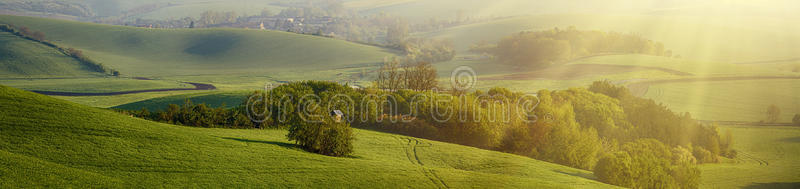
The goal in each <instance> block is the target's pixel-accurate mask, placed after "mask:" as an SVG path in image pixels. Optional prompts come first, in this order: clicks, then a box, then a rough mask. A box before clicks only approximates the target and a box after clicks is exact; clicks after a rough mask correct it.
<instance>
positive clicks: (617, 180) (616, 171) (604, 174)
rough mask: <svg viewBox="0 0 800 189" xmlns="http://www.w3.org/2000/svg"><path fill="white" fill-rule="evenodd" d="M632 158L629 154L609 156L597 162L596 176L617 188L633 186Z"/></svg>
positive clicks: (622, 153)
mask: <svg viewBox="0 0 800 189" xmlns="http://www.w3.org/2000/svg"><path fill="white" fill-rule="evenodd" d="M631 161H632V160H631V156H630V155H629V154H628V153H627V152H616V153H613V154H609V155H606V156H604V157H603V158H601V159H600V160H599V161H597V165H596V166H595V167H594V175H595V176H597V179H599V180H600V181H603V182H605V183H608V184H613V185H617V186H624V187H631V186H633V182H634V181H633V172H632V171H633V169H632V168H631Z"/></svg>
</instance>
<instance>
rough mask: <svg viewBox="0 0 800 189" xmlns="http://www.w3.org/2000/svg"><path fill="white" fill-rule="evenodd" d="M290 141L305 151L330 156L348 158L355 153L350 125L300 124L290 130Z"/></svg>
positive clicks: (333, 123)
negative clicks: (347, 156)
mask: <svg viewBox="0 0 800 189" xmlns="http://www.w3.org/2000/svg"><path fill="white" fill-rule="evenodd" d="M287 137H288V138H289V140H291V141H295V142H296V143H297V144H298V145H300V146H301V147H303V148H304V149H306V150H308V151H311V152H314V153H318V154H322V155H328V156H337V157H340V156H346V155H349V154H350V153H352V152H353V131H352V129H351V128H350V124H348V123H344V122H341V123H336V122H334V121H333V120H330V119H326V120H325V121H324V122H320V123H314V122H300V123H297V124H293V126H292V127H290V128H289V134H288V135H287Z"/></svg>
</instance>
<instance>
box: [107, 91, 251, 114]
mask: <svg viewBox="0 0 800 189" xmlns="http://www.w3.org/2000/svg"><path fill="white" fill-rule="evenodd" d="M251 92H252V91H239V92H208V93H195V94H187V95H175V96H167V97H161V98H153V99H148V100H144V101H139V102H134V103H128V104H123V105H119V106H115V107H114V108H117V109H123V110H141V109H142V108H146V109H147V110H149V111H155V110H163V109H166V107H167V105H169V104H179V105H180V104H184V102H185V101H186V100H190V101H191V102H192V103H194V104H203V103H204V104H206V105H208V106H210V107H214V108H216V107H224V108H231V107H234V106H237V105H240V104H242V103H243V102H245V100H247V98H248V95H250V93H251ZM223 105H225V106H223Z"/></svg>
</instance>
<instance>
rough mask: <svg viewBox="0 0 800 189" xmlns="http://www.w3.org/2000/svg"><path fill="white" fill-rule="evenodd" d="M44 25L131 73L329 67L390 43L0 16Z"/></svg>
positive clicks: (375, 56)
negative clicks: (378, 44)
mask: <svg viewBox="0 0 800 189" xmlns="http://www.w3.org/2000/svg"><path fill="white" fill-rule="evenodd" d="M0 23H4V24H14V25H17V26H25V27H28V28H31V30H34V31H42V32H44V33H45V35H46V38H47V39H48V40H50V41H53V42H54V43H56V44H59V45H63V46H66V47H73V48H76V49H81V50H83V51H85V54H86V55H88V56H89V57H91V58H92V59H94V60H96V61H98V62H100V63H103V64H105V65H108V66H110V67H112V68H115V69H117V70H119V71H120V72H122V73H124V74H127V75H137V76H159V75H162V76H163V75H175V73H177V72H180V73H181V75H196V74H229V73H259V72H265V71H285V70H324V69H332V68H341V67H345V66H351V65H354V64H367V63H377V62H381V61H382V60H383V58H384V57H386V56H392V55H393V54H392V53H391V52H389V50H387V49H383V48H379V47H373V46H367V45H361V44H356V43H350V42H346V41H342V40H336V39H330V38H325V37H317V36H309V35H299V34H293V33H288V32H278V31H261V30H245V29H148V28H137V27H125V26H109V25H100V24H91V23H81V22H72V21H63V20H54V19H42V18H32V17H18V16H0Z"/></svg>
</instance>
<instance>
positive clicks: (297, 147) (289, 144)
mask: <svg viewBox="0 0 800 189" xmlns="http://www.w3.org/2000/svg"><path fill="white" fill-rule="evenodd" d="M221 138H222V139H226V140H235V141H239V142H252V143H262V144H272V145H276V146H280V147H284V148H289V149H298V150H303V149H302V148H300V146H299V145H297V144H292V143H286V142H276V141H263V140H250V139H243V138H231V137H221Z"/></svg>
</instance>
